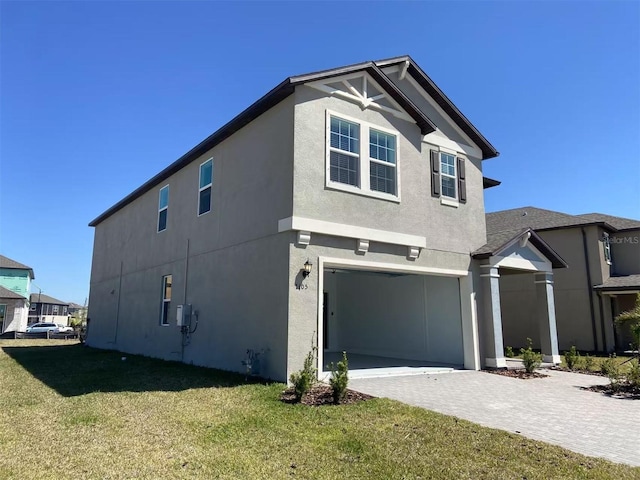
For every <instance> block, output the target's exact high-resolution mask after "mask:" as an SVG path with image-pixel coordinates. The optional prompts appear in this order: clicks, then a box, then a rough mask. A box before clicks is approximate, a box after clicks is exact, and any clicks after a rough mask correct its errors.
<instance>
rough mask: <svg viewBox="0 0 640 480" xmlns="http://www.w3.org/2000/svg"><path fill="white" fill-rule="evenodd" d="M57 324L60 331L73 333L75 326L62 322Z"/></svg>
mask: <svg viewBox="0 0 640 480" xmlns="http://www.w3.org/2000/svg"><path fill="white" fill-rule="evenodd" d="M56 325H57V326H58V333H72V332H73V331H74V330H73V327H70V326H68V325H62V324H61V323H56Z"/></svg>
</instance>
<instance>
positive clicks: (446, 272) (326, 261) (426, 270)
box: [318, 257, 469, 278]
mask: <svg viewBox="0 0 640 480" xmlns="http://www.w3.org/2000/svg"><path fill="white" fill-rule="evenodd" d="M318 263H319V265H318V267H319V269H320V270H319V271H320V272H322V269H324V268H352V269H357V270H366V271H375V272H391V273H407V274H413V275H436V276H441V277H458V278H464V277H467V276H468V275H469V272H468V271H467V270H457V269H453V268H437V267H419V266H414V265H400V264H396V263H386V262H370V261H366V260H359V259H350V258H334V257H318ZM321 276H322V275H321Z"/></svg>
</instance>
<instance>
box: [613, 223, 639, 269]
mask: <svg viewBox="0 0 640 480" xmlns="http://www.w3.org/2000/svg"><path fill="white" fill-rule="evenodd" d="M610 243H611V255H612V257H613V270H614V272H615V273H616V274H617V275H634V274H638V273H640V230H625V231H624V232H618V233H615V234H613V235H611V239H610Z"/></svg>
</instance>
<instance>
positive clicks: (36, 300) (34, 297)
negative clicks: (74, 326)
mask: <svg viewBox="0 0 640 480" xmlns="http://www.w3.org/2000/svg"><path fill="white" fill-rule="evenodd" d="M41 322H47V323H59V324H62V325H68V323H69V302H63V301H62V300H58V299H56V298H53V297H50V296H49V295H45V294H43V293H32V294H31V306H30V308H29V325H31V324H33V323H41Z"/></svg>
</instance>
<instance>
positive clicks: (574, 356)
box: [564, 345, 580, 370]
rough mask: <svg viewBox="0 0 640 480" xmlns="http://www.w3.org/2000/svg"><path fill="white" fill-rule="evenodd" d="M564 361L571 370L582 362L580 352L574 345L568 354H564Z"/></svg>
mask: <svg viewBox="0 0 640 480" xmlns="http://www.w3.org/2000/svg"><path fill="white" fill-rule="evenodd" d="M564 361H565V362H566V363H567V367H568V368H569V370H574V369H575V368H576V367H577V366H578V362H579V361H580V352H579V351H578V350H576V346H575V345H573V346H572V347H571V348H570V349H569V351H568V352H564Z"/></svg>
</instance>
